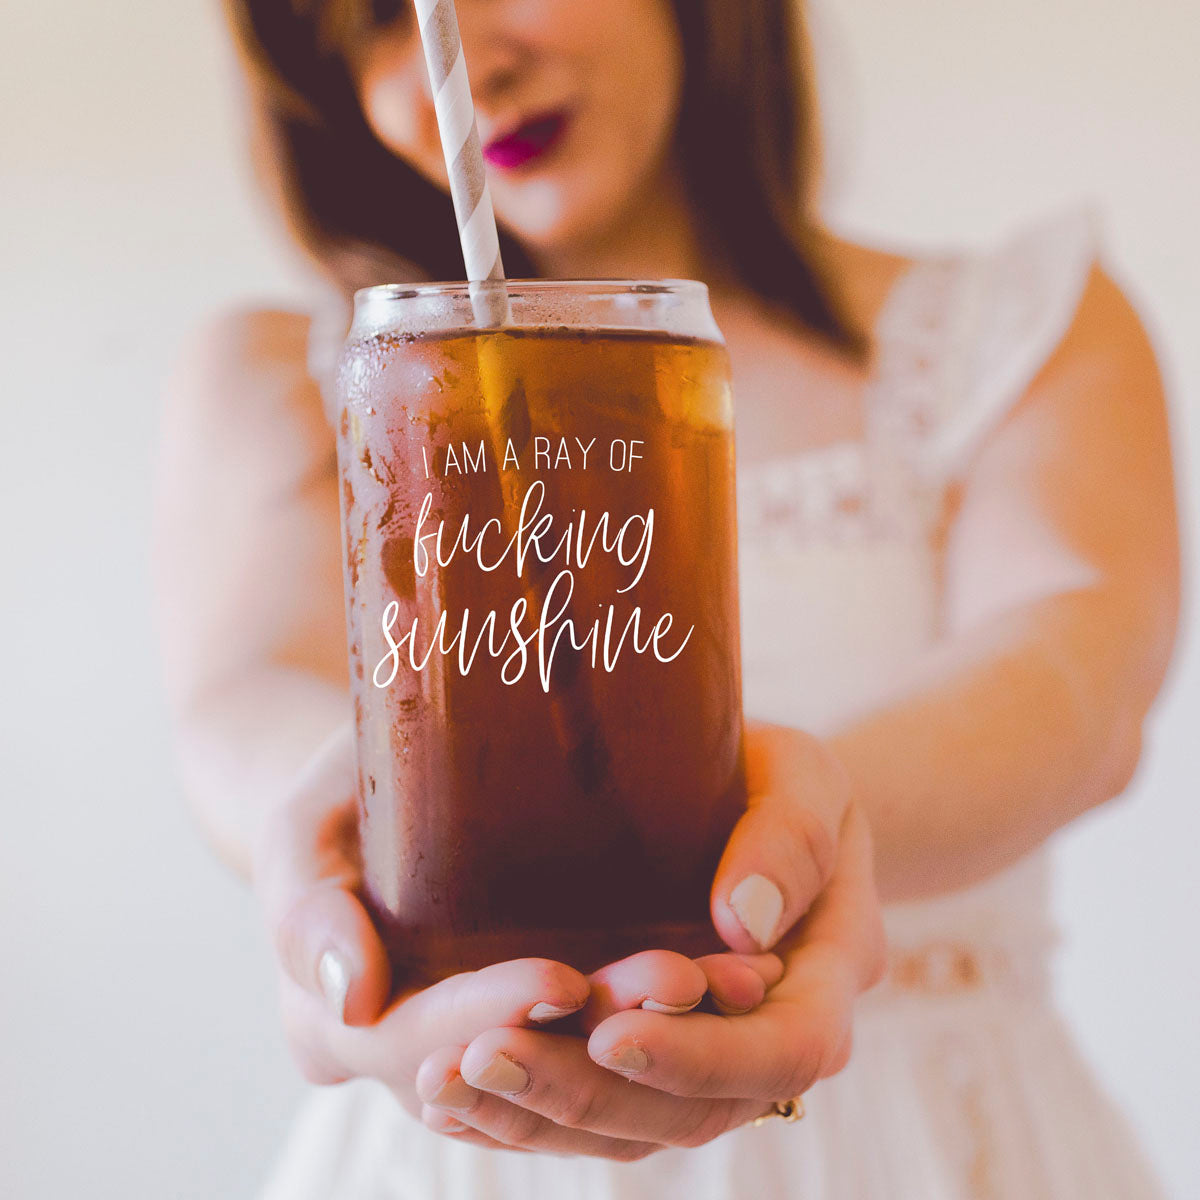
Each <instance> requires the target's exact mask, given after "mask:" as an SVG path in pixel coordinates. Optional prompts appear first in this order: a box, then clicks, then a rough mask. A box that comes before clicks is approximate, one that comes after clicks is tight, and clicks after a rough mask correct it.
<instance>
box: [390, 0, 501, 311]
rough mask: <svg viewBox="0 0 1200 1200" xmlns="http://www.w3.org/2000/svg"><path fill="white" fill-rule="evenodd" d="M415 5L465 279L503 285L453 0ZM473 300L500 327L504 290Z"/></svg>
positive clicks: (417, 0)
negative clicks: (488, 281)
mask: <svg viewBox="0 0 1200 1200" xmlns="http://www.w3.org/2000/svg"><path fill="white" fill-rule="evenodd" d="M413 4H414V6H415V8H416V11H417V24H418V26H419V27H420V31H421V45H422V47H423V48H424V51H425V62H426V65H427V66H428V68H429V82H430V84H431V86H432V88H433V103H434V108H435V109H436V111H437V123H438V131H439V133H440V134H441V138H442V153H443V155H444V156H445V159H446V172H447V174H448V176H449V179H450V197H451V199H452V200H453V201H454V216H455V218H456V220H457V221H458V235H459V239H460V241H461V242H462V252H463V261H464V263H465V265H466V269H467V279H468V280H470V281H472V282H479V281H482V280H503V279H504V264H503V262H502V261H501V259H500V237H499V234H498V232H497V229H496V215H495V213H494V212H493V211H492V196H491V192H490V191H489V190H488V182H487V175H486V173H485V172H484V166H483V150H482V147H481V146H480V143H479V129H478V128H477V126H476V123H475V105H474V102H473V101H472V99H471V84H470V81H469V80H468V78H467V64H466V61H465V59H464V57H463V49H462V38H461V36H460V35H459V31H458V16H457V14H456V13H455V11H454V0H413ZM471 296H472V306H473V308H474V310H475V317H476V320H478V321H479V322H480V323H481V324H484V325H497V324H503V323H504V321H505V320H506V319H507V317H508V290H507V289H506V288H487V289H474V288H473V289H472V291H471Z"/></svg>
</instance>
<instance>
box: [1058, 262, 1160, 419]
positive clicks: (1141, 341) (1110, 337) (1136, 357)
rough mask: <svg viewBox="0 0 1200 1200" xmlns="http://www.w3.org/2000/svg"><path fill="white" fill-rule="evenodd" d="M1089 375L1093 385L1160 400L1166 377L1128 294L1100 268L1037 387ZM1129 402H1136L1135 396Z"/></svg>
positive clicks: (1094, 268)
mask: <svg viewBox="0 0 1200 1200" xmlns="http://www.w3.org/2000/svg"><path fill="white" fill-rule="evenodd" d="M1081 371H1082V372H1087V373H1088V374H1089V375H1090V377H1091V384H1092V386H1093V387H1102V386H1104V385H1105V384H1107V385H1109V386H1119V387H1120V388H1121V389H1122V391H1123V392H1125V393H1126V394H1127V395H1128V394H1129V389H1130V388H1131V387H1133V388H1134V389H1135V390H1136V394H1137V395H1140V396H1142V397H1145V398H1146V399H1149V400H1154V401H1161V399H1162V379H1161V375H1160V372H1159V366H1158V359H1157V355H1156V354H1155V350H1154V345H1153V343H1152V341H1151V337H1150V334H1149V333H1148V331H1147V328H1146V325H1145V323H1144V322H1143V320H1142V318H1141V316H1140V315H1139V313H1138V311H1137V309H1136V308H1135V307H1134V304H1133V302H1132V301H1131V300H1130V298H1129V296H1128V295H1127V294H1126V293H1125V291H1124V290H1123V289H1122V288H1121V286H1120V285H1119V284H1118V283H1117V281H1116V280H1115V279H1113V277H1112V276H1111V275H1110V274H1109V273H1108V271H1106V270H1105V269H1104V268H1103V267H1101V266H1100V265H1098V264H1097V265H1095V266H1093V267H1092V270H1091V273H1090V274H1089V276H1088V280H1087V284H1086V286H1085V287H1084V290H1083V295H1082V297H1081V298H1080V301H1079V306H1078V308H1077V309H1076V311H1075V315H1074V318H1073V320H1072V322H1071V325H1070V328H1069V329H1068V330H1067V333H1066V335H1065V336H1064V338H1063V340H1062V341H1061V342H1060V343H1059V345H1058V347H1057V349H1056V350H1055V352H1054V354H1053V355H1052V356H1051V357H1050V359H1049V360H1048V361H1047V363H1046V366H1045V369H1044V370H1043V372H1042V375H1041V378H1040V380H1037V381H1035V383H1034V389H1035V390H1036V389H1037V387H1038V383H1039V382H1041V383H1044V382H1049V381H1052V380H1054V379H1057V378H1062V377H1063V376H1065V375H1070V376H1075V375H1076V374H1077V373H1079V372H1081ZM1130 398H1133V397H1132V396H1131V397H1130Z"/></svg>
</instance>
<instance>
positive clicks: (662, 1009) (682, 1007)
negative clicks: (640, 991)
mask: <svg viewBox="0 0 1200 1200" xmlns="http://www.w3.org/2000/svg"><path fill="white" fill-rule="evenodd" d="M703 999H704V997H703V996H698V997H697V998H696V999H695V1000H693V1001H692V1002H691V1004H664V1003H663V1002H662V1001H661V1000H652V999H651V998H650V997H649V996H647V997H646V999H645V1000H643V1001H642V1007H643V1008H644V1009H646V1010H647V1011H648V1012H657V1013H666V1014H667V1015H668V1016H671V1017H677V1016H679V1015H680V1014H681V1013H686V1012H691V1011H692V1009H693V1008H695V1007H696V1005H697V1004H699V1003H700V1001H701V1000H703Z"/></svg>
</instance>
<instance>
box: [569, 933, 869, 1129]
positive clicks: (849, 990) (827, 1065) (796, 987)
mask: <svg viewBox="0 0 1200 1200" xmlns="http://www.w3.org/2000/svg"><path fill="white" fill-rule="evenodd" d="M812 967H813V969H812V970H806V971H805V972H804V979H803V981H802V982H800V981H792V982H793V991H794V993H795V998H794V999H793V1000H789V1001H780V1000H776V999H775V998H774V994H772V996H771V997H769V998H768V999H767V1000H766V1002H765V1003H764V1004H763V1005H762V1006H761V1007H760V1008H757V1009H755V1010H754V1011H753V1012H750V1013H747V1014H746V1015H744V1016H736V1017H723V1016H715V1015H712V1014H709V1013H690V1014H688V1015H687V1016H684V1017H663V1016H660V1015H659V1014H657V1013H647V1012H636V1011H635V1012H623V1013H617V1014H616V1015H615V1016H612V1017H610V1018H609V1019H608V1020H607V1021H605V1022H604V1024H603V1025H601V1026H599V1027H598V1028H597V1029H596V1030H595V1031H594V1032H593V1033H592V1035H591V1037H590V1039H589V1041H588V1054H589V1056H590V1057H591V1059H592V1060H593V1061H594V1062H596V1063H597V1064H598V1065H601V1066H605V1067H607V1068H608V1069H610V1070H612V1071H614V1072H617V1073H619V1074H620V1075H621V1076H623V1077H624V1078H626V1079H630V1080H634V1081H636V1082H637V1083H641V1084H645V1085H647V1086H649V1087H651V1088H656V1089H658V1090H660V1091H664V1092H669V1093H670V1094H672V1095H674V1096H685V1097H692V1098H695V1097H713V1098H716V1097H729V1096H734V1097H738V1098H740V1099H754V1100H757V1101H759V1102H760V1105H761V1102H762V1101H771V1100H783V1099H787V1098H788V1097H790V1096H795V1095H798V1094H799V1093H801V1092H804V1091H806V1090H807V1089H808V1088H809V1087H811V1086H812V1084H813V1083H815V1082H816V1081H817V1080H818V1079H822V1078H824V1077H825V1076H827V1075H831V1074H834V1073H835V1072H836V1071H838V1070H840V1069H841V1068H842V1067H843V1066H845V1064H846V1061H847V1059H848V1057H849V1051H850V1016H851V1008H852V1005H853V998H854V995H855V994H856V992H855V989H854V988H853V986H852V985H851V983H850V981H849V980H848V978H847V977H846V975H845V973H844V972H843V971H842V970H841V966H840V963H839V962H838V961H837V960H836V959H833V958H832V957H831V956H830V957H829V958H828V961H826V962H825V963H823V964H821V965H820V966H818V965H817V964H816V963H813V964H812Z"/></svg>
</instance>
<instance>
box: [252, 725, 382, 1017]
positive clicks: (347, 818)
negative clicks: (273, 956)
mask: <svg viewBox="0 0 1200 1200" xmlns="http://www.w3.org/2000/svg"><path fill="white" fill-rule="evenodd" d="M354 778H355V768H354V747H353V740H352V738H351V736H350V730H349V727H346V728H344V729H341V730H339V731H338V733H337V734H335V735H334V736H333V737H332V738H330V739H329V741H327V742H326V743H325V744H324V745H323V746H322V747H321V748H320V749H319V750H318V751H317V753H316V754H315V755H314V756H313V758H312V760H311V761H310V763H309V764H308V767H307V768H306V769H305V771H304V773H303V776H302V778H301V780H300V781H299V783H298V785H297V786H296V788H295V789H294V790H293V792H292V794H291V795H290V797H289V798H288V800H287V801H286V802H285V803H284V804H282V805H281V806H280V807H279V808H278V809H277V810H276V811H275V812H274V813H273V814H272V817H271V819H270V821H269V822H268V824H267V826H266V828H265V829H264V831H263V834H262V837H261V840H260V843H259V846H258V854H257V855H256V860H257V861H256V869H255V885H256V890H257V891H258V894H259V896H260V899H261V900H262V905H263V909H264V912H265V915H266V920H267V925H268V927H269V929H270V932H271V934H272V936H273V939H274V943H275V948H276V951H277V953H278V956H279V962H280V965H281V966H282V967H283V970H284V971H285V972H286V974H287V975H288V976H290V978H291V979H293V980H294V981H295V982H296V983H298V984H299V985H300V986H301V987H302V988H304V989H305V990H306V991H308V992H311V993H312V994H313V995H315V996H316V997H318V998H319V999H320V1000H322V1001H323V1003H324V1004H325V1006H326V1007H327V1009H328V1010H329V1011H330V1013H331V1015H332V1016H334V1018H335V1019H336V1020H338V1021H343V1022H345V1023H346V1024H350V1025H366V1024H370V1023H371V1022H372V1021H374V1020H375V1018H376V1017H378V1016H379V1014H380V1012H381V1011H382V1009H383V1007H384V1005H385V1004H386V1002H387V999H388V994H389V992H390V990H391V971H390V968H389V965H388V959H387V953H386V951H385V950H384V947H383V943H382V941H381V940H380V937H379V933H378V931H377V930H376V929H375V926H374V924H373V923H372V921H371V918H370V916H369V915H368V914H367V911H366V909H365V908H364V906H363V904H362V901H361V900H360V899H359V897H358V894H357V893H358V891H359V889H360V886H361V883H362V879H361V866H360V861H361V859H360V855H359V849H358V820H357V808H356V802H355V797H354Z"/></svg>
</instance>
